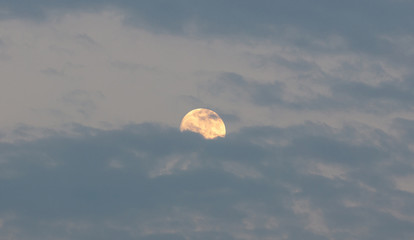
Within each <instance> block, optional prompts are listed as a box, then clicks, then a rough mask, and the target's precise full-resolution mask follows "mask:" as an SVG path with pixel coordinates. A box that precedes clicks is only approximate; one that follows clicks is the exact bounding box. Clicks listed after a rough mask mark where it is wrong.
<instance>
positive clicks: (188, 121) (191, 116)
mask: <svg viewBox="0 0 414 240" xmlns="http://www.w3.org/2000/svg"><path fill="white" fill-rule="evenodd" d="M180 131H181V132H183V131H191V132H195V133H199V134H201V135H202V136H203V137H204V138H205V139H214V138H217V137H222V138H223V137H225V136H226V126H225V125H224V122H223V120H222V119H221V118H220V116H219V115H218V114H217V113H215V112H214V111H212V110H210V109H206V108H197V109H194V110H191V111H190V112H188V113H187V114H186V115H185V116H184V117H183V120H181V124H180Z"/></svg>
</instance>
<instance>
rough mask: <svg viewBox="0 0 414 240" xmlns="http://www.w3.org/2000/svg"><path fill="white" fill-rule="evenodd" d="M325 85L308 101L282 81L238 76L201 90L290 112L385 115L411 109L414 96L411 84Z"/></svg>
mask: <svg viewBox="0 0 414 240" xmlns="http://www.w3.org/2000/svg"><path fill="white" fill-rule="evenodd" d="M322 82H323V83H324V87H327V89H328V91H329V92H328V93H326V94H323V95H321V94H319V93H318V92H312V90H311V89H309V91H308V92H309V93H310V94H309V95H308V96H306V97H305V96H295V95H297V93H295V92H292V90H290V89H287V88H286V84H285V83H284V82H282V81H277V80H276V81H274V82H273V83H263V82H259V81H257V80H256V81H255V80H246V79H245V78H244V77H243V76H241V75H239V74H236V73H222V74H219V76H218V77H217V80H216V81H210V82H208V83H204V84H202V85H201V87H200V88H201V89H203V90H204V91H207V92H208V93H209V94H211V95H214V96H218V97H222V98H229V97H230V98H232V99H233V101H241V100H244V101H245V102H248V103H252V104H254V105H257V106H261V107H272V106H282V107H284V108H286V109H290V110H314V111H334V112H335V111H336V112H338V111H349V110H353V111H359V112H366V113H367V112H368V113H372V114H375V115H377V114H379V115H383V114H389V113H392V112H400V111H410V110H411V109H412V104H411V103H412V102H413V100H414V94H413V93H412V92H413V91H412V86H410V84H409V83H408V82H409V80H407V81H403V82H402V83H398V84H397V83H395V82H381V83H379V84H376V85H372V84H371V85H370V84H367V83H364V82H356V81H355V82H354V81H346V80H343V79H335V80H334V79H326V80H323V81H322ZM316 84H318V83H312V84H309V85H316Z"/></svg>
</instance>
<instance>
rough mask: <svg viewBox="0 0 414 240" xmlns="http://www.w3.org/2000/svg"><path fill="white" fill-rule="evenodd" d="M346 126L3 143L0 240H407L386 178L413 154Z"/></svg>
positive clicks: (84, 133) (138, 130)
mask: <svg viewBox="0 0 414 240" xmlns="http://www.w3.org/2000/svg"><path fill="white" fill-rule="evenodd" d="M318 129H319V130H318ZM323 129H324V130H323ZM348 129H354V130H355V131H354V133H355V134H356V136H352V137H350V136H347V135H349V131H347V130H345V129H339V130H338V129H336V130H335V129H332V128H329V127H327V126H322V125H318V124H313V123H308V124H305V125H297V126H291V127H287V128H276V127H267V128H264V127H250V128H244V129H242V130H241V131H240V132H235V133H233V134H231V135H229V136H228V137H227V138H225V139H217V140H212V141H206V140H204V139H203V138H202V137H201V136H199V135H196V134H193V133H180V132H179V131H178V129H175V128H170V127H166V126H160V125H156V124H149V123H148V124H138V125H129V126H126V127H124V128H122V129H117V130H99V129H92V128H88V127H83V126H78V127H75V128H74V129H73V131H75V133H76V134H71V135H67V134H63V133H55V134H53V135H50V136H49V137H45V138H42V139H37V140H32V141H20V142H14V143H2V144H1V145H0V148H1V155H0V159H1V163H0V164H1V169H2V171H1V178H2V181H1V183H0V187H1V189H2V193H3V194H2V196H1V202H2V206H1V207H0V219H2V226H1V228H2V235H1V237H2V238H6V239H7V237H10V236H14V237H18V238H19V239H33V237H35V238H45V239H48V237H49V238H50V239H53V238H58V237H59V238H62V239H66V238H67V239H69V238H73V237H76V238H77V239H102V238H103V239H106V238H108V239H109V238H110V237H114V236H122V237H123V239H133V238H140V239H154V238H157V239H159V238H161V239H162V238H168V237H171V238H173V239H174V238H176V239H186V238H192V239H211V238H212V237H216V238H219V239H224V238H226V239H243V238H257V237H260V238H262V239H267V238H268V239H277V238H278V237H281V236H285V238H286V239H300V238H301V236H304V235H309V236H310V237H309V238H310V239H321V238H322V239H323V238H326V239H349V238H354V237H361V236H362V237H364V238H376V239H389V237H392V236H398V237H399V238H400V239H410V238H412V237H413V236H414V232H413V231H412V229H413V228H412V227H413V224H414V222H413V221H411V220H409V219H410V218H411V217H412V218H414V213H412V211H408V212H407V211H405V210H406V209H410V208H411V207H413V206H412V202H413V201H412V198H413V195H412V194H411V192H410V191H408V193H407V192H406V189H407V188H406V187H404V186H406V185H404V184H405V182H403V180H401V181H400V180H397V182H395V179H400V178H401V179H402V177H403V175H398V174H397V172H394V171H393V170H392V169H395V168H398V167H399V166H401V165H404V164H410V161H411V156H412V155H409V156H406V153H404V152H392V151H394V149H392V147H391V146H389V145H387V144H379V145H378V143H377V141H376V139H375V137H374V136H376V135H375V131H377V130H375V129H370V130H369V132H370V135H369V136H370V140H369V141H365V143H364V144H362V145H360V144H356V143H354V142H353V140H352V139H360V138H363V137H364V136H362V135H363V134H362V133H358V127H356V126H348ZM321 130H322V131H321ZM358 136H359V137H358ZM365 137H366V136H365ZM385 137H386V138H391V139H394V140H393V141H394V142H395V143H397V142H398V141H399V140H398V139H396V138H393V137H392V136H386V135H384V138H385ZM263 143H267V144H263ZM398 144H402V143H401V142H398ZM391 153H392V156H393V157H390V156H391ZM410 154H412V153H410ZM395 157H397V158H399V160H396V158H395ZM395 184H396V185H395ZM400 190H403V191H400ZM390 202H392V203H393V204H391V205H390V204H389V203H390ZM387 212H393V213H394V214H388V213H387ZM2 216H4V217H2ZM6 216H13V218H10V217H6ZM401 216H406V217H401ZM362 226H365V227H362ZM385 226H387V227H386V228H387V235H385V236H384V235H382V233H381V234H380V232H381V229H382V228H384V227H385ZM404 226H406V227H404ZM50 229H54V230H53V231H49V230H50ZM99 229H101V230H99ZM103 229H105V230H103ZM102 231H103V232H102Z"/></svg>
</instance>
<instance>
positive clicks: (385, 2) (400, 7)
mask: <svg viewBox="0 0 414 240" xmlns="http://www.w3.org/2000/svg"><path fill="white" fill-rule="evenodd" d="M0 6H1V7H2V9H5V10H6V11H4V12H3V13H2V14H3V18H8V17H22V18H32V19H39V20H40V19H42V18H44V16H45V14H46V13H47V11H48V10H50V9H55V10H56V9H59V10H62V11H67V10H86V11H96V10H101V9H103V8H105V7H108V6H114V7H117V8H120V9H122V10H125V12H126V13H127V22H129V23H131V24H134V25H137V26H143V27H147V28H149V29H151V30H153V31H158V32H168V33H176V34H183V33H184V34H187V30H186V29H188V25H191V24H193V25H194V26H195V27H196V28H195V29H197V30H196V31H197V32H196V34H201V35H204V36H208V35H221V36H249V37H254V38H265V39H274V40H283V41H285V42H288V43H289V44H293V45H296V46H301V47H304V48H310V49H315V50H318V48H319V47H320V46H319V47H318V44H314V43H313V42H314V41H312V40H314V39H325V38H326V37H329V36H332V35H335V36H340V37H342V38H343V39H345V45H343V46H341V47H339V48H338V47H335V48H334V49H330V50H333V51H338V50H339V51H341V50H347V49H354V50H358V51H360V52H367V53H370V54H374V55H376V56H381V55H383V56H387V57H391V56H393V57H397V58H398V55H397V54H396V52H395V49H396V47H397V48H398V46H397V45H396V44H394V43H392V42H390V41H388V40H385V39H383V37H384V36H395V35H407V34H409V35H412V27H411V23H412V22H414V17H413V15H412V10H413V9H414V4H413V3H412V2H411V1H392V0H380V1H375V3H372V2H369V1H362V2H361V1H357V0H352V1H346V2H343V1H326V0H321V1H317V2H309V1H304V0H301V1H295V2H291V1H269V0H261V1H255V2H252V1H245V0H243V1H208V2H205V1H188V0H180V1H174V2H171V1H165V0H155V1H154V0H152V1H131V0H120V1H98V0H89V1H66V0H63V1H49V0H40V1H36V2H33V1H27V0H26V1H18V2H17V1H1V2H0ZM323 48H324V49H329V47H328V48H326V47H323ZM319 50H320V49H319ZM401 50H402V51H399V53H400V54H402V55H403V56H407V52H405V51H403V49H401ZM403 56H400V57H399V58H400V59H401V58H402V57H403Z"/></svg>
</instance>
